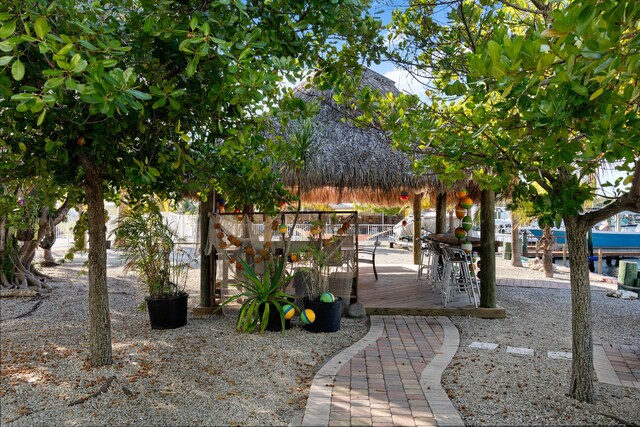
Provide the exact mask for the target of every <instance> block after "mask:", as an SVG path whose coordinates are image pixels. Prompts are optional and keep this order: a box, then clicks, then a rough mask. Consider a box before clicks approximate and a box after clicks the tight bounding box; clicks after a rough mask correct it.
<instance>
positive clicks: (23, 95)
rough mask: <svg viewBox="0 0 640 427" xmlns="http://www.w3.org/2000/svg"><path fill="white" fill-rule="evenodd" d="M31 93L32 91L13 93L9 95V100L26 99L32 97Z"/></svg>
mask: <svg viewBox="0 0 640 427" xmlns="http://www.w3.org/2000/svg"><path fill="white" fill-rule="evenodd" d="M33 96H34V95H33V94H32V93H16V94H15V95H13V96H12V97H11V100H13V101H27V100H29V99H32V98H33Z"/></svg>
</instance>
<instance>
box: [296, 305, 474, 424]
mask: <svg viewBox="0 0 640 427" xmlns="http://www.w3.org/2000/svg"><path fill="white" fill-rule="evenodd" d="M459 342H460V339H459V335H458V330H457V329H456V327H455V326H454V325H453V324H452V323H451V321H450V320H449V319H448V318H446V317H420V316H416V317H414V316H371V329H370V330H369V333H368V334H367V335H366V336H365V337H364V338H362V339H361V340H360V341H358V342H357V343H355V344H354V345H352V346H351V347H349V348H347V349H345V350H343V351H342V352H341V353H339V354H338V355H336V356H335V357H333V358H332V359H331V360H330V361H329V362H327V364H325V365H324V366H323V367H322V368H321V369H320V370H319V371H318V373H317V374H316V376H315V377H314V379H313V382H312V384H311V390H310V392H309V399H308V401H307V407H306V410H305V414H304V418H303V421H302V425H305V426H327V425H331V426H341V425H371V426H453V425H456V426H460V425H464V422H463V421H462V418H461V417H460V414H459V413H458V411H457V410H456V409H455V407H454V406H453V404H452V403H451V401H450V400H449V398H448V397H447V394H446V393H445V391H444V389H443V388H442V386H441V384H440V379H441V376H442V372H443V371H444V369H445V368H446V367H447V365H448V364H449V362H450V361H451V358H452V357H453V356H454V354H455V353H456V350H457V349H458V345H459Z"/></svg>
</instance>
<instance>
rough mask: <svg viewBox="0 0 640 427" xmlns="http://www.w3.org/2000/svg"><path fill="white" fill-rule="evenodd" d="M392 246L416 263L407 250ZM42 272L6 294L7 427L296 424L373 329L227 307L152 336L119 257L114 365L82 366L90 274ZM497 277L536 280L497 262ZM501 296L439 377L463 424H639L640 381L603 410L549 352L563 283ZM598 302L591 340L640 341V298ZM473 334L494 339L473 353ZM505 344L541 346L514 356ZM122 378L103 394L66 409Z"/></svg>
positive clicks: (77, 269) (194, 297)
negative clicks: (36, 293)
mask: <svg viewBox="0 0 640 427" xmlns="http://www.w3.org/2000/svg"><path fill="white" fill-rule="evenodd" d="M381 252H382V253H384V252H385V251H381ZM387 252H390V253H391V255H393V256H394V257H396V258H397V259H398V260H399V261H400V262H402V261H406V260H405V258H407V259H408V255H407V253H406V251H405V252H402V251H387ZM384 262H385V260H384V258H383V259H381V263H384ZM387 262H396V261H395V259H392V258H389V259H388V260H387ZM407 262H410V261H407ZM43 272H45V273H46V274H48V275H50V276H52V278H54V281H53V282H52V284H53V286H54V288H55V289H54V291H53V292H52V293H51V294H49V295H46V296H44V297H40V298H34V299H26V298H16V299H7V298H5V299H0V345H1V367H2V369H1V372H0V379H1V383H2V387H1V388H0V407H1V409H2V411H1V415H0V424H1V425H3V426H4V425H11V426H23V425H24V426H33V425H56V426H57V425H60V426H62V425H68V426H72V425H83V426H86V425H118V426H120V425H151V424H153V425H247V424H248V425H286V424H288V423H294V424H295V423H297V422H299V420H300V417H301V414H302V411H303V410H304V406H305V404H306V399H307V395H308V392H309V386H310V382H311V379H312V378H313V375H314V374H315V372H317V370H318V369H319V367H320V366H321V365H322V363H324V362H325V361H327V360H329V359H330V358H331V357H332V355H334V354H336V353H337V352H339V351H340V350H341V349H342V348H344V347H347V346H349V345H350V344H352V343H354V342H356V341H357V340H359V339H360V338H361V337H362V336H364V334H365V333H366V332H367V330H368V322H367V321H366V320H353V319H343V321H342V328H341V330H340V331H339V332H336V333H332V334H311V333H308V332H306V331H304V330H302V329H301V328H298V327H295V326H294V328H293V329H291V330H289V331H287V334H286V336H285V337H284V338H283V337H282V336H281V335H280V334H279V333H274V332H266V333H265V334H264V335H262V336H261V335H239V334H238V333H237V332H235V330H234V323H235V311H234V309H232V308H230V309H228V310H225V313H226V315H225V316H214V317H206V318H193V317H190V318H189V322H188V324H187V326H185V327H183V328H180V329H176V330H171V331H153V330H151V329H150V328H149V323H148V322H149V321H148V316H147V313H146V312H143V311H141V310H139V308H138V306H139V305H140V303H141V301H143V299H144V295H145V291H144V289H141V288H140V286H139V285H138V284H137V283H136V281H135V278H134V277H133V276H131V275H124V274H123V273H122V271H121V269H120V268H119V267H117V266H115V267H114V266H112V267H111V268H110V269H109V297H110V307H111V318H112V329H113V354H114V364H113V365H112V366H110V367H103V368H97V369H94V368H90V367H89V366H88V365H87V362H86V361H87V358H88V354H89V351H88V348H87V347H86V346H87V343H88V325H87V323H88V319H87V306H88V295H87V284H86V283H87V280H86V271H84V270H83V267H82V264H81V262H78V261H76V262H74V263H71V264H65V265H63V266H60V267H56V268H49V269H43ZM498 274H499V275H502V274H504V275H516V276H515V277H523V276H528V275H531V276H532V277H541V275H542V273H540V272H533V271H530V270H527V269H514V268H512V267H510V266H509V264H508V263H507V262H503V261H502V260H499V261H498ZM560 275H562V273H561V274H560ZM197 280H198V272H196V273H195V274H193V275H192V279H191V280H190V282H189V284H188V291H189V293H190V294H191V298H190V305H195V304H197V302H198V301H199V296H198V284H197ZM498 301H499V304H500V305H501V306H503V307H505V308H506V309H507V311H508V313H509V316H508V318H507V319H504V320H484V319H477V318H462V317H454V318H452V320H453V322H454V323H455V324H456V326H457V327H458V329H459V330H460V335H461V343H460V349H459V350H458V352H457V354H456V356H455V358H454V359H453V361H452V363H451V365H450V366H449V368H448V369H447V370H446V371H445V373H444V376H443V384H444V386H445V388H446V389H447V390H448V393H449V395H450V397H451V398H452V400H453V402H454V405H455V406H456V407H457V408H458V410H459V411H460V413H461V414H462V416H463V418H464V420H465V422H466V423H467V424H468V425H541V424H554V425H558V424H564V425H576V424H579V425H612V424H618V423H619V421H620V420H624V421H626V422H627V423H628V424H630V425H633V423H635V424H640V404H639V402H640V390H637V389H636V390H634V389H630V388H626V387H617V386H611V385H607V384H600V383H597V382H596V392H597V398H598V403H597V404H596V405H584V404H579V403H578V402H576V401H575V400H572V399H570V398H569V397H567V395H566V394H567V392H568V390H569V378H570V369H571V362H570V361H567V360H551V359H548V358H547V357H546V351H548V350H550V351H571V338H570V336H571V332H570V293H569V291H564V290H551V289H525V288H507V287H498ZM36 305H37V306H38V307H37V308H36V309H35V310H34V311H33V312H31V314H28V315H26V316H23V317H19V316H21V315H23V314H25V313H29V312H30V310H32V309H33V308H34V307H35V306H36ZM593 310H594V323H593V330H594V332H593V334H594V342H595V343H598V342H611V343H619V344H625V343H626V344H636V345H637V344H638V343H639V342H640V332H639V331H640V328H638V325H640V302H639V301H622V300H617V299H612V298H607V297H606V296H605V293H604V292H601V291H594V292H593ZM473 341H485V342H493V343H497V344H500V346H499V347H498V349H497V350H495V351H487V350H479V349H472V348H468V345H469V344H470V343H471V342H473ZM507 345H509V346H513V347H527V348H531V349H535V350H536V354H535V356H533V357H524V356H513V355H511V354H507V353H506V346H507ZM114 376H115V380H113V382H111V383H110V387H109V388H108V389H107V391H106V392H104V393H103V394H100V395H99V396H97V397H92V398H90V399H87V400H86V401H84V402H83V403H80V404H76V405H73V406H70V404H71V403H72V402H74V401H77V400H79V399H82V398H85V397H88V396H90V395H91V394H93V393H96V392H97V391H98V390H99V389H100V388H101V387H102V386H103V385H104V384H105V383H107V381H108V379H109V378H111V377H114ZM603 414H604V415H603ZM614 417H616V418H617V419H618V420H617V421H616V419H615V418H614Z"/></svg>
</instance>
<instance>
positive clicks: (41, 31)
mask: <svg viewBox="0 0 640 427" xmlns="http://www.w3.org/2000/svg"><path fill="white" fill-rule="evenodd" d="M33 28H34V30H36V35H37V36H38V38H39V39H40V40H44V38H45V37H46V35H47V33H48V32H49V24H47V20H46V19H44V18H43V17H42V16H41V17H40V18H38V19H36V22H35V23H34V24H33Z"/></svg>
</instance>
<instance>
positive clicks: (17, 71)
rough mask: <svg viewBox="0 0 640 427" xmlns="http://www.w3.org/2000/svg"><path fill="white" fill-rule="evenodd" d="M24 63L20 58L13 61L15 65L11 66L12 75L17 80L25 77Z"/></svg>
mask: <svg viewBox="0 0 640 427" xmlns="http://www.w3.org/2000/svg"><path fill="white" fill-rule="evenodd" d="M24 71H25V70H24V65H23V64H22V61H20V59H19V58H18V59H16V60H15V62H14V63H13V65H12V66H11V75H12V76H13V78H14V80H16V81H18V82H19V81H20V80H22V79H23V78H24Z"/></svg>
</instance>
